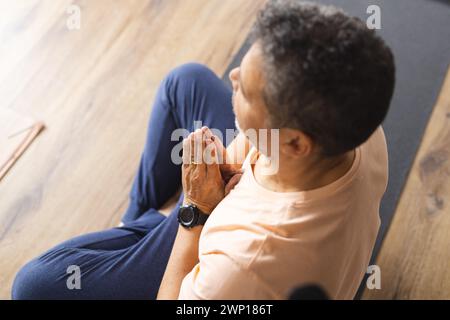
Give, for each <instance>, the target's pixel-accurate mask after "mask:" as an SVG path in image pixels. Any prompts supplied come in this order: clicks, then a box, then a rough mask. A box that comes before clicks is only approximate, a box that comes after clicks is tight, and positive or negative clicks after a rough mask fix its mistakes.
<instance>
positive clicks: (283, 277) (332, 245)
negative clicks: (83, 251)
mask: <svg viewBox="0 0 450 320" xmlns="http://www.w3.org/2000/svg"><path fill="white" fill-rule="evenodd" d="M256 154H257V152H256V150H255V149H252V150H251V151H250V153H249V155H248V156H247V158H246V161H245V163H244V165H243V168H244V170H245V171H244V174H243V176H242V178H241V181H240V182H239V184H237V185H236V187H235V188H234V189H233V190H232V191H231V192H230V193H229V195H228V196H227V197H225V198H224V199H223V200H222V201H221V202H220V203H219V205H218V206H217V207H216V209H215V210H214V211H213V212H212V214H211V216H210V217H209V219H208V221H207V222H206V224H205V226H204V227H203V230H202V233H201V236H200V242H199V263H198V264H197V265H196V266H195V267H194V268H193V269H192V271H191V272H190V273H189V274H188V275H187V276H186V277H185V278H184V279H183V282H182V285H181V289H180V294H179V299H286V298H288V296H289V294H290V292H291V291H292V290H293V289H294V288H296V287H298V286H301V285H302V284H303V285H305V284H311V283H313V284H318V285H320V286H321V287H322V288H323V289H324V290H325V291H326V292H327V294H328V295H329V296H330V297H331V298H333V299H352V298H353V297H354V295H355V293H356V291H357V289H358V286H359V284H360V282H361V280H362V278H363V276H364V273H365V272H366V270H367V266H368V264H369V259H370V256H371V254H372V250H373V246H374V244H375V239H376V236H377V233H378V229H379V226H380V219H379V207H380V201H381V198H382V196H383V193H384V192H385V190H386V186H387V180H388V159H387V148H386V141H385V137H384V133H383V129H382V128H381V127H379V128H378V129H377V130H376V132H375V133H374V134H373V135H372V136H371V137H370V138H369V140H368V141H367V142H365V143H364V144H363V145H361V146H360V147H358V148H357V149H356V153H355V159H354V162H353V165H352V167H351V168H350V170H349V171H348V172H347V173H346V174H345V175H344V176H342V177H341V178H339V179H338V180H336V181H334V182H333V183H331V184H329V185H327V186H325V187H322V188H319V189H315V190H311V191H304V192H286V193H280V192H273V191H270V190H267V189H265V188H264V187H262V186H261V185H259V184H258V183H257V182H256V180H255V178H254V175H253V170H252V167H251V161H252V157H255V156H256Z"/></svg>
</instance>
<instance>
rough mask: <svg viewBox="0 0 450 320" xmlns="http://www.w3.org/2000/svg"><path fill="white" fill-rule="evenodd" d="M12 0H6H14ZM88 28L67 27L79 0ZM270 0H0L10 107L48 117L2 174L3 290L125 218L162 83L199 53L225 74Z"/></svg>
mask: <svg viewBox="0 0 450 320" xmlns="http://www.w3.org/2000/svg"><path fill="white" fill-rule="evenodd" d="M5 3H6V2H5ZM72 3H74V4H76V5H78V6H79V7H80V8H81V28H80V30H69V29H68V28H67V27H66V20H67V18H68V14H67V13H66V9H67V7H68V6H69V5H70V4H72ZM263 4H264V0H256V1H240V0H227V1H221V0H190V1H183V0H166V1H159V0H153V1H144V0H115V1H110V0H82V1H72V0H59V1H54V0H43V1H38V0H35V1H32V0H20V1H12V2H11V1H9V2H8V4H7V6H6V5H4V4H3V2H2V5H1V7H0V8H1V10H0V44H1V45H0V97H1V102H0V107H9V108H12V109H15V110H18V111H20V112H24V113H26V114H29V115H31V116H33V117H34V118H37V119H40V120H43V121H44V122H45V124H46V127H47V129H46V130H45V131H44V132H43V133H42V134H41V135H40V136H39V139H37V140H36V141H35V142H34V143H33V144H32V145H31V147H30V148H29V149H28V150H27V152H26V153H25V154H24V155H23V156H22V157H21V158H20V159H19V161H18V162H17V163H16V164H15V166H14V168H13V169H12V170H10V171H9V173H8V174H7V175H6V176H5V178H4V179H3V180H2V181H1V183H0V257H1V259H0V298H3V299H7V298H9V297H10V288H11V284H12V280H13V278H14V275H15V273H16V272H17V271H18V269H19V268H20V267H21V266H22V265H23V264H24V263H25V262H26V261H28V260H29V259H31V258H33V257H34V256H36V255H37V254H39V253H41V252H43V251H44V250H46V249H48V248H50V247H51V246H53V245H55V244H57V243H59V242H61V241H63V240H66V239H67V238H70V237H73V236H76V235H79V234H82V233H86V232H91V231H96V230H101V229H105V228H109V227H112V226H115V225H117V224H118V222H119V220H120V217H121V216H122V214H123V213H124V211H125V209H126V207H127V204H128V193H129V190H130V188H131V183H132V179H133V177H134V175H135V173H136V170H137V166H138V163H139V158H140V153H141V151H142V146H143V143H144V141H145V131H146V125H147V119H148V116H149V114H150V108H151V103H152V100H153V97H154V94H155V90H156V88H157V86H158V85H159V83H160V81H161V80H162V78H163V77H164V75H165V74H166V73H167V72H168V71H169V70H170V69H172V68H173V67H175V66H177V65H179V64H182V63H185V62H189V61H198V62H201V63H205V64H207V65H209V66H210V67H211V68H212V69H213V70H214V71H215V72H216V73H217V74H219V75H221V74H222V73H223V72H224V71H225V69H226V67H227V65H228V64H229V62H230V61H231V59H232V56H233V54H234V53H235V52H237V50H238V49H239V47H240V46H241V44H242V42H243V41H244V39H245V37H246V36H247V33H248V30H249V29H250V27H251V25H252V23H253V21H254V18H255V14H256V12H257V11H258V9H260V8H261V7H262V5H263Z"/></svg>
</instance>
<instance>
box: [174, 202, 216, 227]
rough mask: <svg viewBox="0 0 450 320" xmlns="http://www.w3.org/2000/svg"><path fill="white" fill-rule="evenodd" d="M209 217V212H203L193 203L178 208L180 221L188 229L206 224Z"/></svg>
mask: <svg viewBox="0 0 450 320" xmlns="http://www.w3.org/2000/svg"><path fill="white" fill-rule="evenodd" d="M208 217H209V214H205V213H203V212H202V211H201V210H200V209H199V208H197V207H196V206H195V205H193V204H188V205H184V206H181V207H180V209H178V222H179V223H180V224H181V225H182V226H183V227H185V228H187V229H190V228H193V227H195V226H198V225H204V224H205V222H206V220H208Z"/></svg>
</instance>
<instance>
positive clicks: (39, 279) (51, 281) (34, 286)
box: [11, 258, 64, 300]
mask: <svg viewBox="0 0 450 320" xmlns="http://www.w3.org/2000/svg"><path fill="white" fill-rule="evenodd" d="M55 271H56V268H55V266H54V265H52V264H51V263H50V264H48V263H46V262H43V261H41V260H40V259H39V258H38V259H34V260H31V261H30V262H28V263H27V264H26V265H24V266H23V267H22V268H21V269H20V270H19V272H18V273H17V274H16V277H15V279H14V282H13V285H12V289H11V298H12V299H14V300H42V299H44V300H45V299H57V298H58V292H59V291H61V288H62V286H64V281H62V280H63V279H62V278H61V277H58V275H57V272H55Z"/></svg>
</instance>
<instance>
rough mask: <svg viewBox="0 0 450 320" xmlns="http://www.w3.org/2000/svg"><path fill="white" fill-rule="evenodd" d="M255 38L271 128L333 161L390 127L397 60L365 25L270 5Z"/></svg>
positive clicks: (326, 12) (286, 1)
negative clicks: (301, 137)
mask: <svg viewBox="0 0 450 320" xmlns="http://www.w3.org/2000/svg"><path fill="white" fill-rule="evenodd" d="M251 38H252V40H253V41H257V42H258V43H259V44H260V45H261V48H262V54H263V61H264V67H263V69H264V70H263V74H264V77H265V82H266V83H265V88H264V92H263V98H264V101H265V104H266V106H267V109H268V111H269V114H270V118H271V119H270V123H271V126H272V127H274V128H283V127H289V128H295V129H298V130H301V131H302V132H304V133H305V134H307V135H308V136H310V137H311V138H312V139H313V141H315V143H316V144H317V145H318V146H319V147H320V151H321V153H322V154H323V155H324V156H334V155H339V154H342V153H345V152H347V151H349V150H352V149H354V148H356V147H357V146H359V145H360V144H362V143H363V142H364V141H366V140H367V139H368V138H369V137H370V135H371V134H372V133H373V132H374V131H375V129H376V128H377V127H378V126H379V125H380V124H381V123H382V121H383V120H384V118H385V116H386V114H387V111H388V108H389V104H390V101H391V98H392V95H393V91H394V83H395V65H394V57H393V55H392V52H391V50H390V49H389V47H387V46H386V44H385V43H384V41H383V40H382V39H381V38H380V37H378V36H377V35H376V34H375V32H374V31H373V30H369V29H368V28H367V27H366V25H365V24H364V23H363V22H362V21H361V20H360V19H358V18H355V17H350V16H348V15H347V14H346V13H345V12H344V11H342V10H340V9H338V8H336V7H333V6H325V5H320V4H316V3H312V2H305V1H296V0H269V2H268V3H267V4H266V6H265V7H264V8H263V9H262V10H261V11H260V12H259V14H258V17H257V21H256V24H255V26H254V27H253V29H252V32H251Z"/></svg>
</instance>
